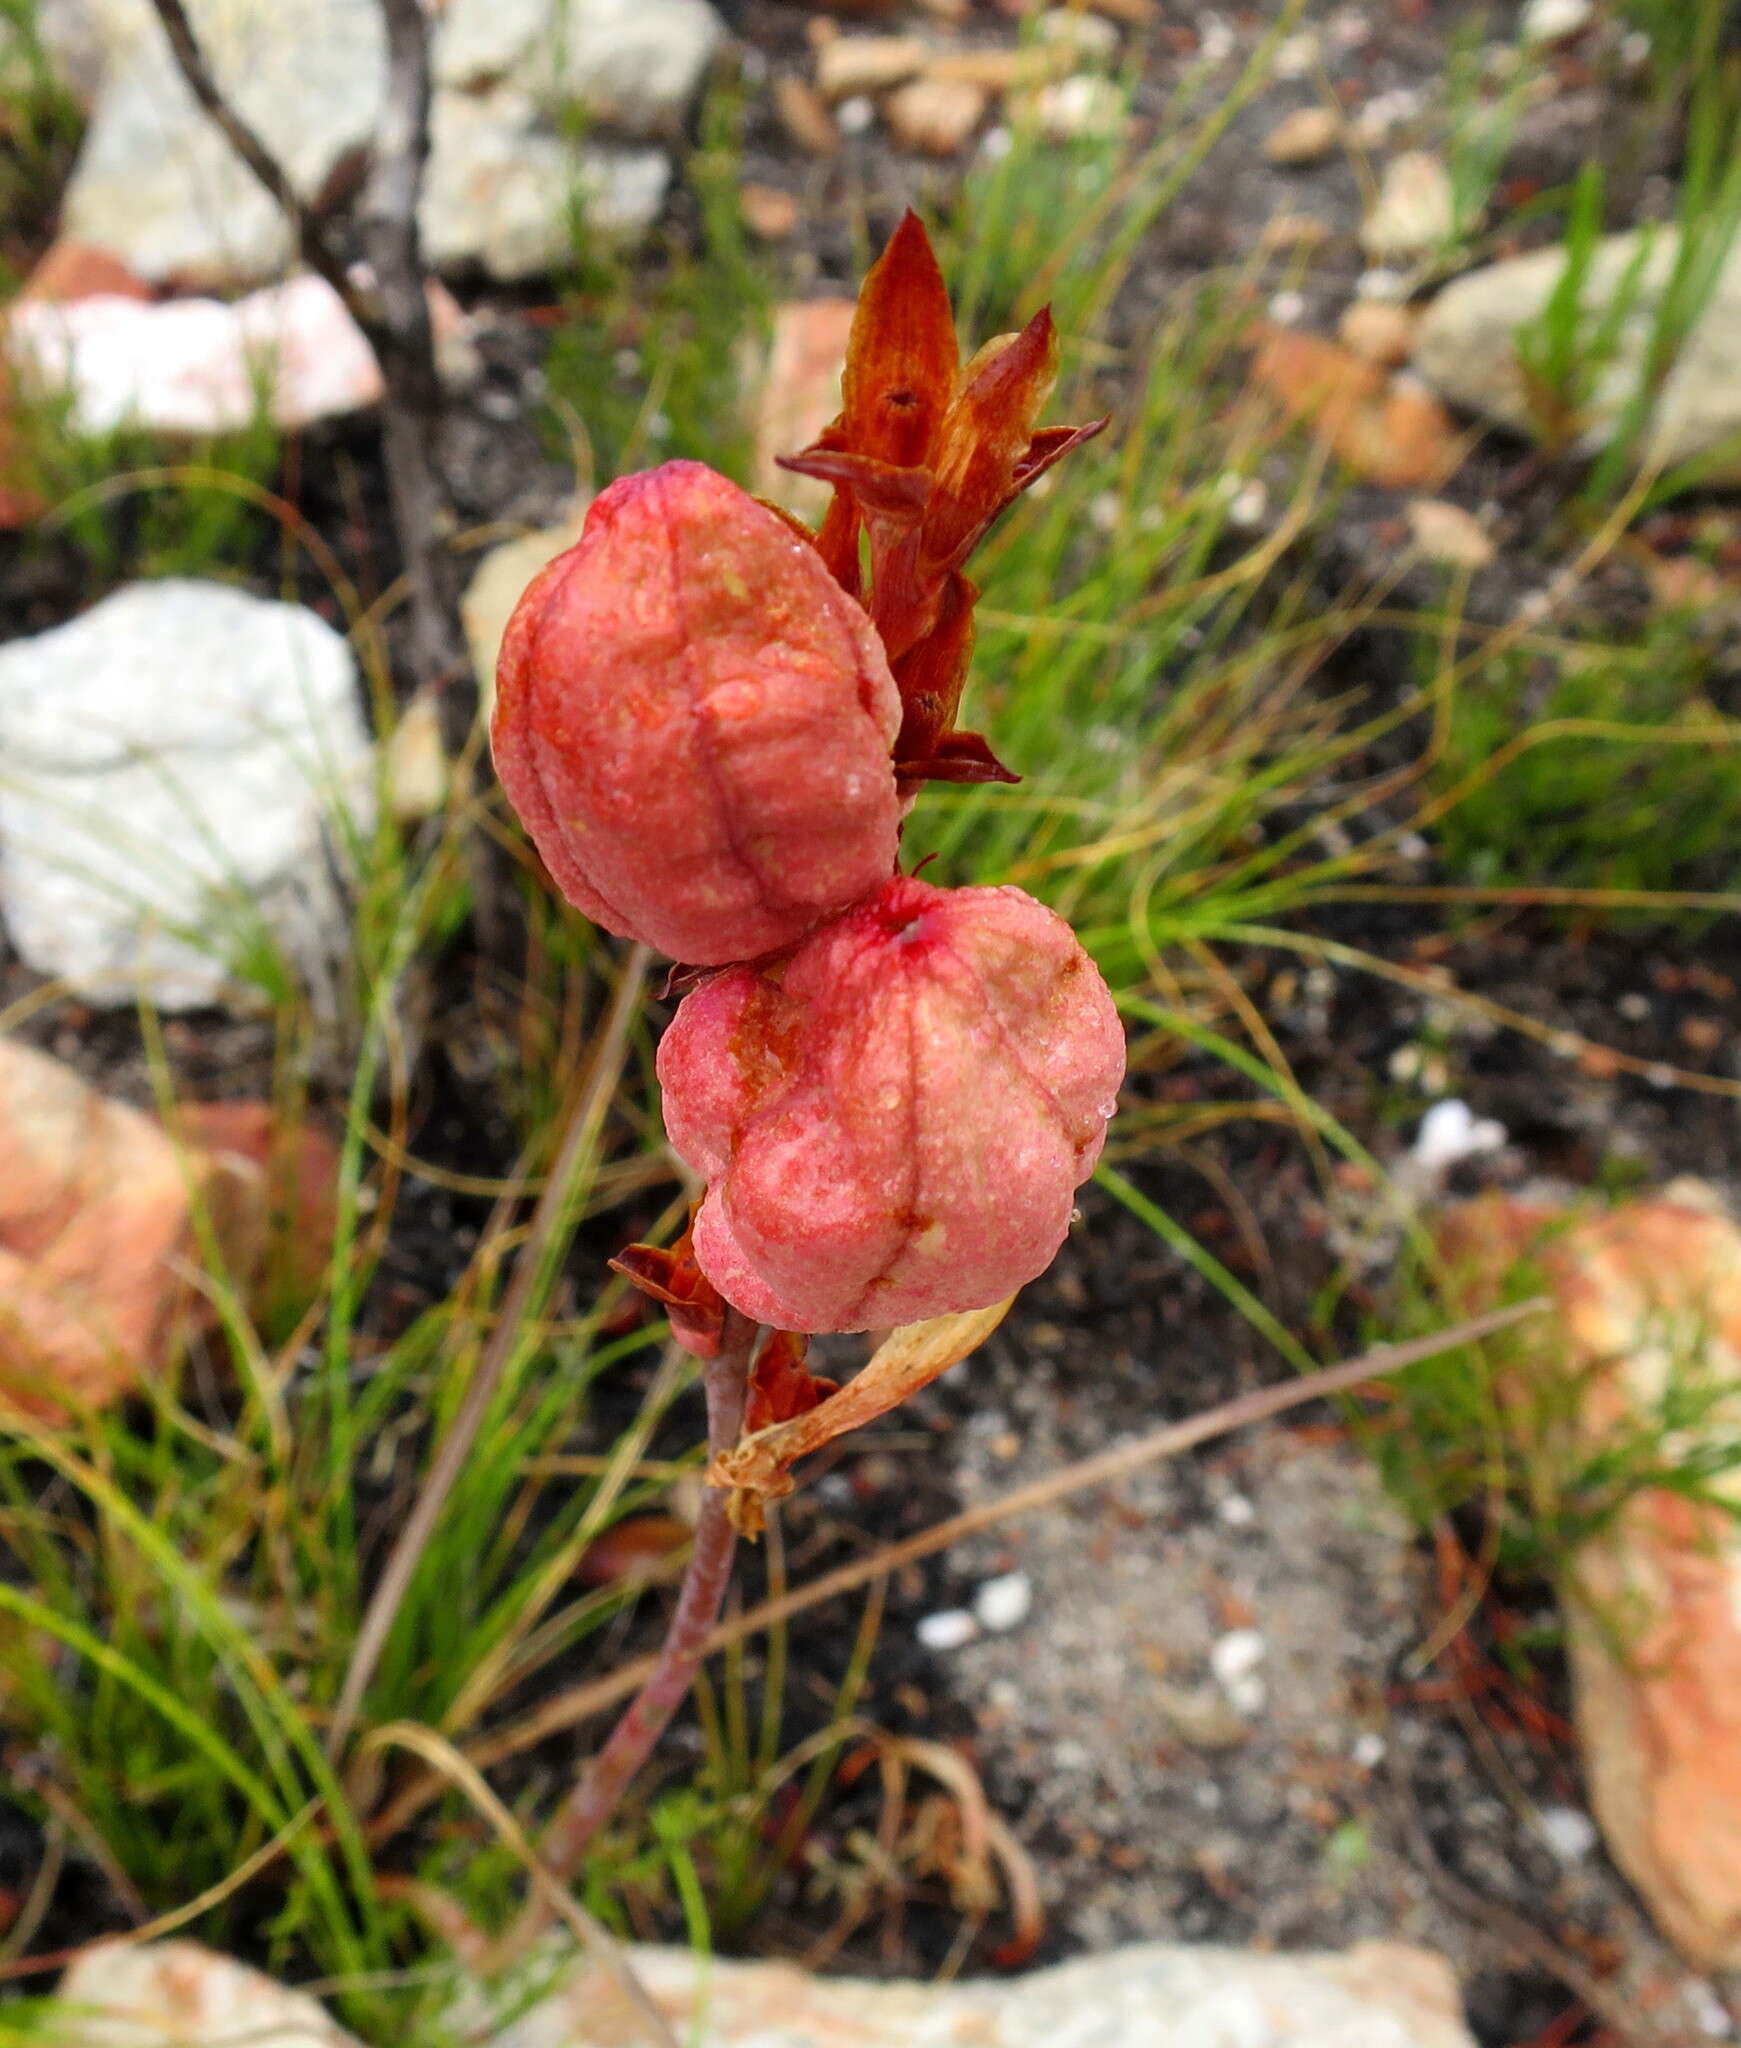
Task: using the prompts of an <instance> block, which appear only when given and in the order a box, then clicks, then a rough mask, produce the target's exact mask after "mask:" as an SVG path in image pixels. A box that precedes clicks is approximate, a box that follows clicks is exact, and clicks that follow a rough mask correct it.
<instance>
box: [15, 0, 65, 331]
mask: <svg viewBox="0 0 1741 2048" xmlns="http://www.w3.org/2000/svg"><path fill="white" fill-rule="evenodd" d="M83 126H84V122H83V117H82V116H81V115H80V113H79V109H78V106H77V104H76V102H75V101H74V99H73V97H72V95H71V94H70V93H69V92H68V91H67V90H66V88H65V87H64V86H63V85H62V84H61V83H60V81H59V79H58V78H57V77H56V76H55V72H54V67H53V65H52V64H51V63H50V62H49V58H48V53H47V51H46V50H45V49H44V48H43V44H42V37H41V32H40V27H39V24H38V21H37V10H36V6H35V0H0V295H3V294H4V293H5V291H6V290H7V289H8V288H9V287H10V285H11V284H12V282H13V280H14V278H15V277H16V276H17V273H18V271H19V270H20V269H22V267H23V266H24V265H25V264H26V263H27V262H28V261H29V259H30V256H31V253H32V252H33V250H34V249H35V248H36V247H37V246H38V245H39V244H40V242H41V241H42V240H43V239H44V231H45V230H46V229H47V228H48V227H49V225H50V224H51V223H52V221H53V218H54V211H55V208H56V206H57V205H58V204H59V201H60V194H61V189H62V187H63V186H64V185H65V183H66V177H67V172H68V171H69V170H70V169H71V166H72V159H73V153H74V151H75V150H76V149H77V147H78V141H79V135H80V133H81V131H82V129H83Z"/></svg>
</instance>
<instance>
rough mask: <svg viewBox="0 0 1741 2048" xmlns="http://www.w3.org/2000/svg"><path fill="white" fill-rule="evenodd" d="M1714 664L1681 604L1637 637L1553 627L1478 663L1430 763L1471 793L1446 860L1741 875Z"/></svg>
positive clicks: (1514, 867)
mask: <svg viewBox="0 0 1741 2048" xmlns="http://www.w3.org/2000/svg"><path fill="white" fill-rule="evenodd" d="M1720 665H1721V657H1720V654H1719V652H1718V650H1716V649H1715V648H1713V647H1712V646H1711V645H1710V644H1709V642H1708V641H1707V640H1706V639H1704V638H1703V637H1701V636H1700V635H1699V634H1698V633H1697V632H1696V631H1694V630H1693V621H1692V620H1691V619H1690V618H1689V617H1688V616H1687V614H1686V613H1684V612H1679V611H1677V612H1670V613H1667V614H1665V615H1663V616H1660V617H1658V618H1656V619H1654V620H1653V621H1651V622H1650V623H1649V624H1648V625H1647V626H1646V627H1645V628H1643V629H1642V630H1641V631H1640V632H1638V633H1637V634H1636V635H1635V636H1634V637H1633V638H1632V639H1631V640H1630V642H1611V643H1607V644H1604V643H1602V642H1596V641H1565V640H1559V641H1551V642H1544V643H1541V644H1538V645H1535V646H1530V647H1518V648H1515V649H1513V650H1511V651H1510V652H1508V653H1506V654H1504V655H1502V656H1501V657H1499V658H1498V659H1496V660H1494V661H1492V662H1489V663H1487V664H1484V665H1483V666H1482V667H1481V668H1479V669H1478V670H1477V671H1476V672H1475V673H1474V674H1473V675H1472V676H1471V677H1470V678H1469V680H1468V681H1467V682H1465V683H1464V684H1463V686H1462V687H1461V688H1460V689H1459V691H1458V692H1457V695H1456V699H1455V703H1454V706H1453V709H1452V711H1451V715H1450V719H1449V730H1448V736H1447V742H1446V745H1445V748H1444V751H1443V753H1442V755H1441V757H1440V760H1439V763H1438V767H1437V770H1436V773H1435V782H1436V786H1437V787H1438V788H1439V789H1440V790H1441V791H1445V792H1456V791H1461V792H1462V794H1461V798H1460V801H1458V802H1457V803H1455V804H1454V805H1453V806H1452V807H1451V808H1450V809H1448V810H1447V812H1446V814H1445V816H1444V817H1443V819H1442V820H1441V821H1440V823H1439V826H1438V836H1439V844H1440V849H1441V852H1442V855H1443V859H1444V863H1445V867H1446V869H1447V871H1448V872H1449V873H1450V874H1451V875H1453V876H1455V877H1457V878H1459V879H1460V880H1462V881H1464V882H1467V883H1469V884H1472V885H1475V886H1477V887H1490V888H1496V889H1498V888H1507V887H1512V888H1515V887H1519V886H1528V885H1530V884H1543V883H1545V884H1549V885H1554V886H1558V887H1562V888H1572V889H1588V890H1642V891H1672V890H1676V889H1686V888H1697V887H1700V886H1704V887H1706V888H1714V889H1728V888H1732V887H1733V886H1734V885H1735V882H1736V879H1737V874H1736V865H1735V854H1734V849H1735V845H1736V842H1737V835H1738V834H1741V727H1738V726H1737V724H1736V723H1735V721H1734V720H1732V719H1729V718H1726V717H1724V716H1723V715H1722V713H1721V712H1720V711H1719V710H1718V708H1717V705H1716V703H1715V701H1714V699H1713V695H1712V692H1713V690H1714V688H1715V686H1716V684H1717V682H1718V679H1719V673H1720ZM1609 914H1610V915H1611V916H1612V917H1615V918H1617V919H1619V920H1621V921H1623V922H1633V923H1646V922H1652V921H1654V922H1663V921H1668V922H1673V921H1676V920H1677V919H1678V918H1680V917H1681V916H1682V913H1679V912H1677V911H1676V910H1674V909H1673V908H1672V907H1670V906H1665V907H1664V908H1663V909H1662V910H1660V911H1652V910H1651V909H1650V908H1648V907H1645V908H1641V909H1638V910H1627V911H1613V912H1610V913H1609Z"/></svg>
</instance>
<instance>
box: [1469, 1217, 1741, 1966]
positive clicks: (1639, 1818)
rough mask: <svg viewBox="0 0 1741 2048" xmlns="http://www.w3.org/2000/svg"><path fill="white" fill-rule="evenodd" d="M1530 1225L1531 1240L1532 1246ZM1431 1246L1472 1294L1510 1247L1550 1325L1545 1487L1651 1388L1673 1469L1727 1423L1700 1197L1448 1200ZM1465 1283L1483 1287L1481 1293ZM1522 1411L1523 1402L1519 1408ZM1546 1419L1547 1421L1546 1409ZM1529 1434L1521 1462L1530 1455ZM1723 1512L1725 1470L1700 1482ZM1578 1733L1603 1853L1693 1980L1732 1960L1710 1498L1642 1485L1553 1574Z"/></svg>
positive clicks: (1728, 1687)
mask: <svg viewBox="0 0 1741 2048" xmlns="http://www.w3.org/2000/svg"><path fill="white" fill-rule="evenodd" d="M1544 1233H1545V1235H1544ZM1443 1242H1444V1243H1445V1245H1446V1248H1447V1250H1448V1252H1449V1254H1450V1256H1451V1257H1452V1260H1453V1262H1454V1264H1460V1265H1461V1266H1462V1267H1463V1268H1464V1269H1465V1272H1466V1274H1467V1273H1470V1272H1472V1273H1474V1275H1475V1276H1476V1284H1475V1286H1474V1288H1473V1289H1472V1290H1471V1291H1472V1292H1473V1293H1474V1295H1475V1296H1476V1297H1477V1298H1479V1297H1480V1295H1481V1294H1482V1293H1483V1291H1490V1290H1491V1283H1492V1281H1493V1279H1494V1278H1495V1277H1496V1276H1497V1275H1498V1274H1499V1273H1500V1272H1501V1271H1503V1269H1504V1268H1505V1267H1506V1266H1507V1265H1509V1264H1510V1263H1512V1262H1513V1261H1514V1260H1515V1258H1516V1257H1518V1256H1519V1255H1522V1254H1526V1253H1527V1254H1531V1255H1532V1257H1533V1259H1534V1262H1535V1263H1536V1265H1537V1266H1538V1268H1539V1270H1540V1271H1541V1272H1543V1273H1544V1275H1545V1276H1546V1278H1547V1280H1548V1283H1549V1285H1550V1286H1551V1288H1552V1290H1553V1293H1554V1296H1555V1299H1556V1303H1557V1307H1558V1318H1559V1319H1558V1326H1557V1328H1556V1329H1555V1331H1554V1332H1553V1333H1552V1337H1551V1340H1550V1341H1548V1342H1546V1343H1545V1344H1540V1345H1537V1346H1532V1347H1531V1350H1530V1352H1529V1353H1528V1354H1526V1356H1527V1357H1528V1360H1529V1363H1528V1366H1527V1368H1526V1371H1527V1377H1525V1378H1520V1379H1517V1380H1514V1382H1513V1384H1512V1385H1511V1386H1510V1387H1509V1389H1507V1390H1506V1395H1507V1399H1508V1400H1509V1401H1510V1402H1511V1403H1512V1404H1513V1405H1514V1407H1515V1404H1516V1403H1517V1402H1518V1401H1520V1400H1527V1399H1529V1398H1530V1397H1531V1395H1532V1394H1533V1393H1536V1392H1538V1391H1539V1390H1538V1389H1537V1385H1536V1378H1535V1376H1536V1375H1537V1374H1546V1375H1549V1376H1551V1379H1552V1383H1553V1384H1555V1385H1557V1386H1558V1387H1559V1389H1560V1391H1561V1393H1564V1392H1565V1391H1566V1390H1567V1389H1568V1388H1569V1389H1571V1390H1573V1391H1575V1393H1576V1397H1577V1398H1576V1400H1575V1402H1574V1403H1571V1404H1564V1405H1567V1406H1568V1407H1569V1412H1570V1420H1569V1422H1568V1424H1567V1436H1566V1440H1565V1441H1564V1443H1563V1444H1562V1445H1560V1447H1559V1448H1558V1449H1557V1450H1556V1451H1555V1452H1553V1453H1552V1455H1554V1456H1555V1457H1556V1459H1557V1458H1561V1457H1563V1458H1564V1459H1565V1460H1566V1467H1565V1470H1564V1471H1563V1472H1557V1473H1556V1474H1555V1475H1553V1476H1554V1477H1555V1478H1556V1480H1559V1481H1561V1482H1563V1481H1564V1480H1565V1479H1566V1478H1567V1477H1568V1476H1570V1475H1573V1474H1575V1473H1576V1471H1577V1470H1578V1469H1580V1468H1581V1467H1583V1466H1584V1465H1586V1464H1587V1462H1588V1460H1589V1459H1590V1457H1591V1456H1592V1455H1595V1454H1598V1453H1601V1452H1605V1451H1610V1450H1612V1449H1614V1448H1615V1447H1616V1446H1619V1445H1624V1444H1626V1443H1628V1442H1631V1443H1633V1444H1637V1443H1639V1442H1640V1441H1641V1431H1644V1430H1648V1429H1651V1428H1653V1427H1660V1424H1661V1421H1662V1418H1663V1410H1664V1400H1665V1396H1666V1395H1667V1394H1668V1393H1669V1391H1670V1389H1671V1388H1678V1389H1680V1390H1681V1391H1682V1392H1683V1393H1687V1394H1692V1395H1695V1396H1696V1398H1695V1399H1692V1400H1690V1401H1687V1402H1684V1403H1683V1404H1682V1405H1683V1408H1684V1411H1685V1414H1686V1416H1687V1417H1689V1418H1691V1419H1689V1420H1687V1421H1686V1422H1685V1424H1684V1426H1683V1427H1682V1429H1680V1430H1679V1431H1678V1432H1677V1433H1675V1434H1674V1435H1671V1436H1670V1437H1669V1439H1668V1440H1667V1441H1666V1443H1665V1444H1663V1445H1661V1446H1660V1451H1661V1455H1663V1456H1664V1457H1666V1458H1668V1459H1670V1460H1671V1461H1685V1460H1687V1459H1689V1458H1690V1457H1691V1456H1692V1454H1693V1453H1694V1452H1695V1451H1696V1450H1697V1449H1698V1448H1699V1447H1700V1446H1701V1445H1709V1444H1710V1443H1712V1442H1715V1441H1722V1440H1733V1438H1734V1436H1735V1434H1736V1430H1737V1427H1738V1425H1741V1231H1738V1230H1737V1228H1736V1226H1735V1224H1734V1222H1733V1221H1732V1220H1731V1219H1730V1218H1729V1216H1728V1215H1726V1214H1725V1213H1724V1212H1723V1210H1722V1209H1721V1207H1720V1205H1719V1204H1718V1203H1717V1201H1716V1198H1715V1196H1714V1195H1713V1194H1712V1192H1711V1191H1710V1190H1708V1189H1703V1188H1701V1187H1699V1186H1698V1185H1696V1184H1693V1185H1690V1186H1689V1185H1687V1184H1683V1183H1677V1184H1676V1185H1675V1186H1674V1187H1672V1188H1670V1189H1669V1190H1668V1191H1667V1193H1666V1194H1665V1195H1664V1196H1662V1197H1659V1198H1656V1199H1654V1200H1648V1201H1638V1202H1628V1203H1625V1204H1623V1205H1622V1206H1620V1207H1619V1208H1616V1209H1614V1210H1612V1211H1610V1212H1609V1213H1608V1214H1606V1215H1603V1216H1598V1217H1594V1218H1591V1219H1588V1220H1585V1221H1581V1222H1575V1223H1573V1224H1571V1225H1570V1227H1566V1225H1565V1219H1564V1218H1563V1217H1560V1216H1556V1215H1555V1214H1554V1212H1552V1211H1550V1210H1547V1209H1545V1208H1542V1207H1537V1206H1532V1205H1529V1204H1525V1203H1520V1202H1515V1201H1508V1200H1497V1201H1495V1200H1488V1201H1484V1202H1480V1203H1473V1204H1469V1205H1467V1206H1466V1207H1465V1208H1464V1209H1462V1210H1460V1211H1458V1212H1455V1213H1454V1214H1453V1216H1452V1217H1451V1219H1449V1221H1448V1224H1447V1226H1446V1229H1445V1232H1444V1233H1443ZM1483 1281H1485V1283H1486V1284H1485V1288H1484V1286H1483ZM1519 1412H1523V1413H1526V1414H1527V1413H1529V1412H1531V1411H1529V1410H1528V1409H1525V1410H1522V1411H1519ZM1556 1412H1557V1411H1556ZM1545 1454H1546V1453H1544V1451H1543V1449H1542V1447H1541V1445H1540V1444H1539V1441H1538V1442H1535V1443H1534V1444H1533V1447H1532V1455H1535V1456H1538V1457H1539V1456H1542V1455H1545ZM1710 1486H1711V1491H1712V1492H1713V1493H1714V1494H1715V1495H1717V1496H1718V1497H1719V1500H1720V1501H1721V1502H1726V1503H1734V1504H1736V1505H1741V1472H1733V1471H1731V1472H1726V1473H1719V1475H1718V1476H1717V1477H1716V1478H1715V1479H1714V1480H1713V1481H1711V1482H1710ZM1562 1594H1563V1596H1564V1600H1565V1605H1566V1611H1567V1618H1568V1623H1569V1637H1570V1645H1571V1653H1572V1673H1573V1679H1574V1685H1575V1697H1576V1715H1577V1723H1578V1732H1579V1736H1580V1739H1581V1741H1582V1743H1583V1748H1584V1756H1585V1767H1586V1770H1587V1773H1588V1777H1589V1783H1590V1792H1591V1801H1592V1804H1593V1806H1594V1808H1595V1812H1596V1817H1597V1819H1598V1820H1599V1821H1600V1823H1601V1827H1602V1832H1603V1835H1604V1837H1605V1839H1606V1841H1607V1844H1608V1848H1609V1851H1610V1853H1611V1854H1612V1855H1613V1858H1614V1860H1615V1862H1616V1863H1617V1864H1619V1866H1620V1867H1621V1869H1622V1870H1624V1871H1625V1873H1626V1875H1627V1876H1628V1877H1629V1878H1630V1879H1631V1880H1632V1882H1633V1884H1634V1885H1635V1886H1636V1887H1637V1888H1638V1890H1639V1892H1640V1893H1641V1894H1642V1896H1643V1897H1644V1899H1645V1901H1646V1903H1647V1904H1648V1906H1649V1908H1650V1910H1651V1913H1652V1915H1653V1916H1654V1918H1655V1919H1656V1921H1657V1924H1658V1925H1659V1926H1660V1927H1661V1928H1662V1930H1663V1932H1664V1933H1665V1934H1666V1935H1667V1936H1668V1937H1669V1938H1670V1939H1671V1940H1672V1941H1673V1942H1674V1943H1675V1945H1676V1946H1677V1947H1678V1948H1679V1949H1680V1950H1681V1951H1682V1952H1683V1954H1685V1955H1686V1956H1687V1957H1688V1958H1689V1959H1690V1960H1691V1961H1692V1962H1694V1963H1696V1964H1697V1965H1699V1967H1701V1968H1703V1969H1724V1970H1726V1969H1733V1968H1735V1967H1737V1966H1738V1965H1741V1529H1738V1527H1737V1523H1736V1520H1735V1519H1734V1517H1733V1516H1732V1515H1731V1514H1730V1513H1729V1512H1727V1510H1726V1507H1725V1506H1724V1505H1721V1504H1719V1501H1696V1500H1691V1499H1689V1498H1688V1497H1687V1496H1686V1495H1685V1494H1684V1493H1681V1492H1678V1491H1675V1490H1673V1489H1670V1488H1667V1487H1660V1486H1646V1487H1642V1488H1640V1489H1639V1490H1638V1491H1636V1492H1634V1493H1632V1494H1631V1495H1630V1496H1629V1497H1628V1498H1626V1499H1625V1500H1624V1502H1623V1504H1622V1505H1621V1506H1620V1507H1619V1510H1618V1512H1617V1513H1616V1514H1614V1515H1613V1516H1612V1517H1611V1518H1610V1519H1608V1520H1607V1521H1605V1522H1604V1523H1603V1524H1602V1525H1601V1526H1600V1527H1599V1528H1598V1530H1597V1531H1596V1533H1595V1534H1594V1535H1592V1536H1591V1537H1590V1538H1589V1539H1588V1540H1587V1541H1586V1542H1585V1543H1583V1544H1582V1545H1581V1547H1580V1548H1579V1549H1578V1551H1577V1552H1576V1553H1575V1555H1574V1556H1573V1557H1572V1558H1571V1559H1570V1560H1568V1562H1567V1564H1566V1566H1565V1567H1564V1569H1563V1571H1562Z"/></svg>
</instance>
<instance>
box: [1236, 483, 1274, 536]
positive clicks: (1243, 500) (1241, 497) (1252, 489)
mask: <svg viewBox="0 0 1741 2048" xmlns="http://www.w3.org/2000/svg"><path fill="white" fill-rule="evenodd" d="M1268 514H1269V490H1268V487H1267V486H1266V485H1265V483H1264V480H1263V478H1262V477H1260V476H1254V477H1253V478H1252V480H1251V482H1250V483H1248V484H1247V485H1246V486H1245V487H1244V489H1243V490H1241V491H1238V492H1236V493H1235V495H1234V496H1233V497H1232V498H1231V499H1230V500H1229V502H1228V506H1227V523H1228V525H1229V526H1231V527H1234V528H1235V529H1236V530H1237V531H1239V532H1240V533H1256V532H1257V530H1258V529H1259V528H1260V527H1261V526H1262V525H1263V522H1264V520H1265V518H1266V517H1267V516H1268Z"/></svg>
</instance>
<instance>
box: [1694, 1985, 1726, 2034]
mask: <svg viewBox="0 0 1741 2048" xmlns="http://www.w3.org/2000/svg"><path fill="white" fill-rule="evenodd" d="M1686 1991H1687V2003H1688V2005H1690V2006H1691V2007H1692V2009H1693V2025H1694V2026H1695V2027H1697V2028H1698V2030H1699V2032H1700V2033H1701V2034H1709V2035H1710V2037H1711V2039H1712V2040H1713V2041H1727V2040H1729V2039H1730V2038H1731V2036H1732V2035H1733V2034H1734V2032H1735V2022H1734V2020H1733V2019H1732V2018H1731V2017H1730V2013H1729V2008H1728V2007H1727V2006H1726V2005H1725V2004H1724V2003H1723V2001H1722V1999H1721V1998H1719V1997H1718V1995H1717V1992H1716V1990H1715V1988H1714V1987H1713V1986H1712V1985H1710V1984H1707V1983H1706V1982H1705V1980H1704V1978H1703V1977H1689V1978H1688V1979H1687V1984H1686Z"/></svg>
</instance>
